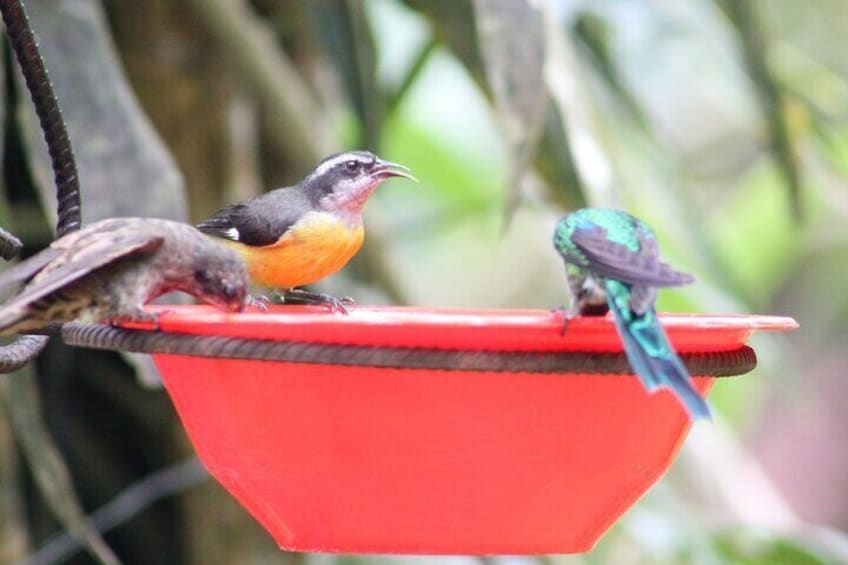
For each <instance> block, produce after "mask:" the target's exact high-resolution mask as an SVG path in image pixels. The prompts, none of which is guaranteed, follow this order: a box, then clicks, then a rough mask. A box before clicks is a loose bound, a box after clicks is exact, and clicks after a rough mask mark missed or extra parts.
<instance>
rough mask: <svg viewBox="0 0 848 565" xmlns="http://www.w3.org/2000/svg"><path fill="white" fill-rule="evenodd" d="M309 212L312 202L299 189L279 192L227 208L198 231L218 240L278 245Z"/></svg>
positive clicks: (201, 224) (257, 244)
mask: <svg viewBox="0 0 848 565" xmlns="http://www.w3.org/2000/svg"><path fill="white" fill-rule="evenodd" d="M309 210H311V207H310V206H309V201H308V199H307V198H306V196H305V195H304V194H303V191H302V190H300V189H299V188H298V187H291V188H278V189H277V190H273V191H271V192H269V193H267V194H263V195H262V196H258V197H256V198H251V199H250V200H244V201H242V202H237V203H235V204H232V205H230V206H227V207H226V208H224V209H223V210H221V211H220V212H218V213H216V214H215V215H214V216H212V217H211V218H209V219H208V220H204V221H202V222H200V223H199V224H197V229H199V230H200V231H202V232H204V233H208V234H209V235H214V236H216V237H221V238H225V239H230V240H232V241H238V242H241V243H244V244H246V245H253V246H257V247H261V246H264V245H272V244H274V243H277V241H278V240H279V239H280V238H281V237H283V235H285V233H286V232H287V231H288V230H289V228H291V227H292V226H293V225H294V224H295V223H296V222H297V221H298V220H299V219H300V218H301V217H302V216H303V214H305V213H306V212H308V211H309Z"/></svg>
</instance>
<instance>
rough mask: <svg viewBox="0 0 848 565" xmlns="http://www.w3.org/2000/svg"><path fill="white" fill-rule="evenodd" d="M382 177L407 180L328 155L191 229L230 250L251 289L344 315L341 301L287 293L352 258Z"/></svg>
mask: <svg viewBox="0 0 848 565" xmlns="http://www.w3.org/2000/svg"><path fill="white" fill-rule="evenodd" d="M390 177H403V178H407V179H410V180H413V181H414V180H415V177H413V176H412V175H411V174H410V172H409V169H408V168H407V167H404V166H403V165H399V164H397V163H391V162H389V161H384V160H382V159H380V158H379V157H377V156H376V155H374V154H373V153H369V152H368V151H349V152H347V153H339V154H337V155H331V156H330V157H327V158H326V159H324V160H323V161H321V162H320V163H319V164H318V166H317V167H316V168H315V170H314V171H312V173H310V174H309V175H308V176H307V177H306V178H304V179H303V180H301V181H300V182H299V183H297V184H296V185H294V186H290V187H284V188H278V189H276V190H272V191H271V192H267V193H265V194H263V195H261V196H257V197H255V198H250V199H248V200H244V201H242V202H237V203H235V204H232V205H230V206H227V207H226V208H224V209H223V210H221V211H220V212H218V213H216V214H215V215H213V216H212V217H211V218H209V219H208V220H205V221H203V222H201V223H199V224H198V225H197V227H198V229H200V230H201V231H203V232H205V233H207V234H209V235H211V236H214V237H216V238H220V240H221V241H223V242H224V243H226V244H227V245H229V246H230V247H232V248H233V249H235V250H236V251H238V252H239V253H240V254H241V256H242V257H243V258H244V260H245V262H246V263H247V270H248V274H249V275H250V279H251V281H252V282H253V283H254V284H257V285H260V286H266V287H271V288H274V289H279V290H281V291H283V292H284V293H285V294H284V295H283V296H284V299H295V300H297V301H303V302H311V303H319V304H325V305H328V306H329V307H330V308H331V309H332V310H338V311H341V312H346V309H345V307H344V301H342V300H339V299H337V298H335V297H332V296H329V295H326V294H321V293H313V292H306V291H304V290H300V289H295V287H299V286H304V285H308V284H312V283H314V282H317V281H319V280H321V279H323V278H324V277H326V276H328V275H331V274H333V273H335V272H336V271H338V270H339V269H341V268H342V267H344V265H345V264H346V263H347V262H348V261H349V260H350V259H351V257H353V256H354V255H355V254H356V252H357V251H359V248H360V247H361V246H362V240H363V238H364V236H365V231H364V228H363V224H362V207H363V206H364V205H365V202H366V201H367V200H368V197H369V196H371V194H372V193H373V192H374V190H375V189H376V188H377V187H378V186H379V185H380V183H382V182H383V181H384V180H386V179H388V178H390Z"/></svg>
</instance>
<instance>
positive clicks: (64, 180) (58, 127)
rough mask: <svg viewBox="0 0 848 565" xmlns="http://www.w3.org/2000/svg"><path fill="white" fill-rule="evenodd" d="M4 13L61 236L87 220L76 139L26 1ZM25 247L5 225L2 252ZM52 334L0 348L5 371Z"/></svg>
mask: <svg viewBox="0 0 848 565" xmlns="http://www.w3.org/2000/svg"><path fill="white" fill-rule="evenodd" d="M0 12H2V14H3V21H4V22H5V24H6V35H7V36H8V37H9V41H10V43H11V44H12V49H13V50H14V52H15V56H16V57H17V59H18V63H19V64H20V66H21V72H22V73H23V76H24V80H25V81H26V85H27V89H29V92H30V96H31V97H32V102H33V104H34V105H35V113H36V114H37V115H38V120H39V123H40V124H41V129H42V131H43V132H44V140H45V141H46V142H47V150H48V152H49V153H50V161H51V164H52V166H53V176H54V179H55V182H56V197H57V201H58V205H57V212H58V222H57V224H56V234H57V236H58V237H61V236H63V235H65V234H66V233H68V232H71V231H74V230H78V229H79V227H80V224H81V222H82V218H81V204H80V187H79V176H78V175H77V166H76V161H75V159H74V152H73V149H72V148H71V140H70V138H69V137H68V130H67V128H66V127H65V121H64V120H63V119H62V112H61V110H60V109H59V104H58V101H57V100H56V94H55V93H54V91H53V85H52V84H51V83H50V77H49V76H48V74H47V68H46V67H45V65H44V60H43V59H42V58H41V54H40V52H39V51H38V43H37V41H36V39H35V35H34V34H33V32H32V28H31V27H30V23H29V18H28V17H27V15H26V10H25V9H24V6H23V2H22V1H21V0H0ZM20 247H21V246H20V241H19V240H18V239H17V238H16V237H14V236H13V235H12V234H10V233H8V232H6V231H5V230H3V232H2V233H0V256H2V257H3V258H4V259H10V258H12V257H14V256H15V255H17V253H18V252H19V251H20ZM48 339H49V338H48V337H47V336H21V337H19V338H17V339H16V340H15V341H13V342H12V343H10V344H9V345H6V346H3V347H0V373H9V372H11V371H14V370H16V369H18V368H20V367H21V366H22V365H24V364H25V363H27V362H29V361H31V360H32V359H33V358H35V356H36V355H38V353H39V352H40V351H41V350H42V349H44V346H45V345H47V340H48Z"/></svg>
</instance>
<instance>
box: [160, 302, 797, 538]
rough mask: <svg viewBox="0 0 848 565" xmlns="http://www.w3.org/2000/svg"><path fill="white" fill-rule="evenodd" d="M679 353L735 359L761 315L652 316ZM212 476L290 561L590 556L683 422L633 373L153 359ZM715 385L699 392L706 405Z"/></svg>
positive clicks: (209, 316) (583, 328)
mask: <svg viewBox="0 0 848 565" xmlns="http://www.w3.org/2000/svg"><path fill="white" fill-rule="evenodd" d="M663 323H664V325H665V326H666V328H667V331H668V333H669V336H670V337H671V340H672V342H673V344H674V346H675V347H676V348H677V349H678V350H679V351H722V350H725V351H726V350H732V349H737V348H739V347H740V346H741V345H742V344H743V343H744V342H745V340H746V339H747V337H748V335H749V333H750V332H751V331H752V330H753V329H791V328H792V327H794V326H793V324H794V322H792V321H791V320H788V319H785V318H783V319H781V318H767V317H741V316H731V317H717V316H688V315H686V316H665V317H663ZM160 325H161V327H162V329H164V330H165V331H174V332H184V333H186V332H187V333H196V334H206V335H209V334H217V335H231V336H238V337H247V338H263V339H278V340H298V341H314V342H318V343H327V342H332V343H349V344H359V345H369V344H370V345H387V346H417V347H443V348H459V349H493V350H510V351H532V350H536V351H539V350H554V351H556V350H560V351H563V352H564V354H567V353H565V352H567V351H575V350H585V351H620V350H621V345H620V342H619V339H618V336H617V334H616V332H615V328H614V325H613V323H612V320H611V319H610V318H594V319H588V318H580V319H576V320H574V321H572V322H571V324H570V325H569V328H568V332H567V335H566V336H565V337H563V336H562V335H560V331H559V330H560V327H561V317H560V316H554V315H551V314H550V313H548V312H544V311H531V310H526V311H521V310H510V311H491V310H489V311H487V310H480V311H472V310H451V311H448V310H425V309H412V308H357V309H356V310H355V311H354V312H353V314H352V315H351V316H347V317H345V316H340V315H331V314H327V313H326V312H322V311H321V310H315V309H308V308H292V307H288V308H283V309H274V310H272V312H269V313H255V312H252V313H248V314H241V315H227V314H221V313H218V312H215V311H213V310H211V309H204V308H191V309H181V310H180V313H178V314H165V315H163V316H162V318H161V319H160ZM154 358H155V359H156V362H157V364H158V365H159V367H160V369H161V371H162V374H163V378H164V380H165V384H166V386H167V388H168V391H169V393H170V394H171V397H172V398H173V400H174V403H175V405H176V407H177V410H178V411H179V414H180V417H181V419H182V421H183V423H184V424H185V426H186V429H187V430H188V433H189V435H190V437H191V439H192V442H193V443H194V445H195V448H196V449H197V451H198V454H199V455H200V457H201V459H202V460H203V462H204V464H205V465H206V467H207V468H208V469H209V470H210V471H211V472H212V474H213V475H214V476H215V477H216V478H217V479H218V480H219V481H220V482H221V483H222V484H223V485H224V486H225V487H226V488H227V489H228V490H229V491H230V492H231V493H232V494H233V495H234V496H236V497H237V498H238V499H239V501H240V502H241V503H242V504H243V505H244V506H245V507H246V508H247V509H248V510H249V511H250V512H251V513H252V514H253V515H254V516H255V517H256V518H257V519H258V520H259V521H260V522H261V523H262V524H263V525H264V526H265V527H266V528H267V529H268V530H269V531H270V532H271V533H272V535H273V536H274V537H275V538H276V540H277V541H278V543H279V544H280V545H281V546H282V547H284V548H287V549H292V550H301V551H344V552H350V553H378V552H381V553H470V554H473V553H510V554H521V553H565V552H579V551H586V550H588V549H590V548H591V547H592V545H593V544H594V543H595V541H596V540H597V539H598V537H599V536H600V535H601V534H602V533H603V532H604V531H605V530H606V529H607V528H608V527H609V525H610V524H612V522H613V521H615V520H616V519H617V518H618V517H619V516H620V515H621V513H622V512H624V510H626V509H627V508H628V507H629V506H630V505H631V504H632V503H633V502H634V501H635V500H636V499H637V498H639V496H641V495H642V493H644V492H645V490H647V488H649V487H650V486H651V485H652V484H653V483H654V482H655V481H656V480H657V479H658V478H659V477H660V476H661V475H662V473H663V472H664V471H665V470H666V469H667V468H668V466H669V465H670V463H671V461H672V459H673V457H674V455H675V453H676V452H677V449H678V448H679V446H680V444H681V442H682V440H683V438H684V436H685V433H686V430H687V428H688V426H689V420H688V418H687V416H686V415H685V413H684V411H683V409H682V408H681V407H680V405H679V403H678V402H677V401H676V400H675V398H674V397H673V396H672V395H671V394H670V393H669V392H667V391H661V392H659V393H657V394H653V395H650V394H648V393H646V392H645V390H644V389H643V387H642V386H641V385H640V383H639V381H638V380H637V379H636V378H635V377H633V376H598V375H595V376H589V375H536V374H520V373H472V372H445V371H425V370H394V369H373V368H366V367H339V366H328V365H305V364H291V363H272V362H260V361H237V360H220V359H200V358H191V357H181V356H168V355H156V356H154ZM712 382H713V379H711V378H697V379H696V380H695V384H696V387H697V388H698V389H699V391H701V392H702V393H706V392H707V391H708V389H709V388H710V386H711V384H712Z"/></svg>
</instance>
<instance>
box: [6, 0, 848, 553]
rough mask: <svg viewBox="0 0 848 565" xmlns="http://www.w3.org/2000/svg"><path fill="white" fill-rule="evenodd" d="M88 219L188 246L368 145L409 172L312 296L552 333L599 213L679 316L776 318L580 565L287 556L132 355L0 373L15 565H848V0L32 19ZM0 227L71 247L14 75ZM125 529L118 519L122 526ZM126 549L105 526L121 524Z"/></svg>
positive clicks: (66, 360)
mask: <svg viewBox="0 0 848 565" xmlns="http://www.w3.org/2000/svg"><path fill="white" fill-rule="evenodd" d="M27 6H28V9H29V11H30V15H31V18H32V23H33V27H34V29H35V31H36V33H37V34H38V35H39V39H40V44H41V47H42V49H43V52H44V55H45V58H46V60H47V64H48V67H49V69H50V73H51V78H52V80H53V82H54V84H55V86H56V90H57V93H58V96H59V100H60V104H61V106H62V110H63V112H64V115H65V117H66V119H67V121H68V124H69V128H70V132H71V137H72V140H73V142H74V148H75V151H76V154H77V158H78V160H79V167H80V177H81V181H82V185H83V217H84V220H85V221H92V220H95V219H98V218H101V217H106V216H113V215H118V214H132V215H154V216H166V217H173V218H182V219H191V220H193V221H197V220H200V219H203V218H205V217H207V216H208V215H209V214H211V213H212V212H214V211H215V210H217V209H219V208H220V207H222V206H223V205H225V204H227V203H230V202H232V201H235V200H238V199H241V198H244V197H247V196H250V195H253V194H257V193H259V192H261V191H264V190H266V189H270V188H273V187H276V186H281V185H283V184H287V183H291V182H295V181H296V180H298V179H299V178H300V177H302V176H303V175H305V174H306V173H307V172H308V171H309V170H310V169H311V167H312V166H314V164H315V163H316V162H317V161H318V160H319V159H320V158H321V157H323V156H324V155H326V154H329V153H331V152H334V151H338V150H341V149H345V148H368V149H371V150H374V151H376V152H378V153H379V154H380V155H381V156H382V157H385V158H387V159H391V160H394V161H399V162H401V163H404V164H406V165H408V166H409V167H411V169H412V170H413V172H414V173H415V174H416V176H417V177H418V178H419V179H420V180H421V183H420V185H411V184H409V183H401V182H393V183H389V184H387V185H386V186H384V187H382V188H381V189H380V190H379V191H378V192H377V194H376V195H375V196H374V197H373V199H372V201H371V202H370V203H369V204H368V206H367V207H366V224H367V226H368V230H367V236H366V243H365V246H364V248H363V250H362V252H361V253H360V254H359V255H358V256H357V257H356V258H355V260H354V261H353V262H352V263H351V264H350V265H349V266H348V268H346V269H345V271H344V272H343V273H340V274H338V275H335V276H333V277H332V278H331V279H329V280H327V281H325V283H324V284H323V285H322V289H323V290H327V291H330V292H333V293H338V294H340V295H352V296H355V297H356V298H357V300H358V302H359V303H365V304H368V303H385V304H415V305H434V306H436V305H438V306H492V307H528V306H530V307H541V308H548V307H551V306H554V305H559V304H562V303H564V302H565V301H566V300H567V296H566V289H565V283H564V276H563V268H562V264H561V261H560V259H559V257H558V256H557V255H556V254H555V253H554V252H553V249H552V246H551V243H550V237H551V232H552V228H553V224H554V222H555V220H556V218H557V217H559V216H560V215H562V214H564V213H565V212H566V211H567V210H569V209H573V208H577V207H581V206H584V205H593V206H616V207H624V208H626V209H628V210H630V211H631V212H633V213H635V214H637V215H639V216H641V217H642V218H643V219H645V220H646V221H647V222H648V223H650V224H651V225H652V226H653V227H654V228H655V230H656V231H657V233H658V235H659V237H660V243H661V247H662V251H663V254H664V256H665V257H666V258H667V259H668V260H669V262H671V263H672V264H674V265H675V266H677V267H679V268H680V269H682V270H686V271H689V272H692V273H694V274H695V275H696V277H697V279H698V282H697V284H696V285H692V286H690V287H686V288H682V289H679V290H675V291H663V292H662V293H661V297H660V307H661V309H663V310H670V311H696V312H722V313H779V314H787V315H791V316H793V317H795V318H796V319H797V320H798V321H799V323H800V324H801V329H800V330H799V331H797V332H795V333H793V334H789V335H782V336H769V335H764V336H758V337H757V338H756V341H755V345H756V347H757V350H758V355H759V359H760V366H759V368H758V369H757V370H756V371H755V372H754V373H752V374H750V375H748V376H746V377H744V378H740V379H732V380H728V381H724V382H719V384H717V386H716V387H715V389H714V392H713V394H712V395H711V396H710V401H711V403H712V405H713V407H714V408H715V412H716V417H715V422H714V423H713V424H712V425H710V424H699V425H697V426H695V428H694V430H693V432H692V433H691V435H690V436H689V438H688V440H687V442H686V444H685V446H684V448H683V450H682V452H681V455H680V457H679V458H678V460H677V461H676V463H675V465H674V467H673V468H672V470H671V471H670V473H669V474H668V475H667V476H666V477H665V478H664V479H663V480H662V481H661V482H660V483H659V484H658V485H656V486H655V487H654V488H653V489H652V490H651V491H650V492H649V493H648V494H647V495H646V496H645V497H644V498H643V499H642V500H641V501H640V502H639V503H638V504H637V505H636V506H635V507H634V508H632V509H631V510H630V511H629V512H628V513H627V514H626V515H625V516H624V517H623V518H622V519H621V520H620V521H619V522H618V523H617V524H616V525H615V526H614V527H613V528H612V529H611V530H610V531H609V532H608V533H607V534H606V536H605V537H604V538H603V539H602V540H601V541H600V543H599V544H598V546H597V547H596V549H595V550H594V551H592V552H590V553H588V554H586V555H579V556H558V557H550V558H547V557H545V558H484V559H478V558H466V557H456V558H436V557H432V558H403V557H397V558H395V557H380V558H376V557H352V556H328V555H323V556H319V555H314V556H313V555H302V554H285V553H282V552H280V551H279V550H278V549H277V548H276V547H275V546H274V544H273V542H272V540H271V538H270V537H269V536H268V535H267V534H265V533H264V532H263V531H262V530H261V529H260V528H259V527H258V526H257V525H256V524H255V523H254V522H253V520H252V519H251V518H250V517H249V516H248V515H247V514H246V513H245V512H244V511H243V510H242V509H241V508H239V507H238V506H237V505H236V504H235V503H234V502H233V501H232V500H231V499H230V498H229V496H228V495H227V494H226V493H224V492H223V490H222V489H221V488H220V487H218V486H217V484H216V483H214V482H213V481H212V480H211V479H209V478H208V476H207V475H206V474H205V472H204V471H203V470H202V469H201V468H200V467H199V466H198V465H197V463H196V461H195V460H194V459H193V451H192V449H191V446H190V445H189V443H188V441H187V439H186V438H185V436H184V433H183V431H182V429H181V427H180V425H179V423H178V421H177V419H176V416H175V414H174V412H173V409H172V406H171V404H170V402H169V400H168V398H167V396H166V395H165V393H164V392H163V391H162V390H161V388H160V387H159V386H158V385H157V384H156V376H155V374H153V373H152V372H151V371H150V368H149V365H148V364H147V363H146V361H145V359H144V358H138V357H133V356H119V355H116V354H111V353H102V352H99V353H92V352H81V351H78V350H73V349H70V348H66V347H64V346H62V345H61V344H55V343H54V344H52V345H51V346H50V347H49V348H48V349H47V350H46V351H45V353H44V354H43V355H42V356H41V357H40V359H39V361H38V363H37V365H36V366H35V367H34V368H28V369H24V370H22V371H19V372H18V373H17V374H14V375H12V376H10V377H9V378H5V379H0V398H1V399H2V402H0V514H2V515H0V563H16V562H20V561H23V560H26V559H28V560H29V561H27V562H28V563H57V562H58V563H65V562H67V563H75V564H82V563H91V562H96V561H95V558H94V557H92V556H91V554H90V553H87V552H86V550H85V549H80V547H79V545H78V544H76V543H75V542H74V541H73V537H74V536H73V535H71V534H69V532H75V535H76V536H77V537H78V538H80V539H84V540H87V543H89V544H90V545H91V546H93V547H96V548H99V549H96V550H95V553H98V554H99V555H100V559H101V560H104V561H106V562H108V561H109V559H110V557H109V553H110V550H108V549H106V548H105V547H104V546H103V545H102V543H101V541H100V539H99V537H98V534H97V533H96V532H95V529H96V528H92V527H89V526H86V525H85V522H84V521H83V520H82V519H81V516H82V515H83V513H85V514H91V513H93V512H95V511H96V510H98V509H101V510H100V511H99V513H98V514H97V515H96V516H99V518H97V519H96V520H95V522H96V524H97V525H98V527H99V528H100V529H101V530H104V531H103V532H102V533H103V537H104V538H105V541H106V543H107V544H108V546H109V547H111V551H114V554H116V555H117V556H118V558H119V559H120V560H121V561H123V562H125V563H139V564H141V563H144V564H147V563H204V564H210V563H211V564H214V563H290V564H296V563H297V564H300V563H303V564H308V565H359V564H365V563H387V564H389V563H391V564H394V563H398V564H415V565H418V564H423V565H428V564H430V563H436V562H445V563H450V564H456V565H466V564H468V565H472V564H474V563H477V562H486V563H499V564H500V563H502V564H503V565H510V564H512V563H515V564H516V565H517V564H522V565H523V564H525V563H545V564H549V563H556V564H562V565H565V564H579V563H623V564H628V563H698V564H701V563H704V564H707V563H709V564H713V563H751V564H753V563H763V564H766V563H793V564H794V563H845V562H848V537H846V536H845V534H843V533H842V532H843V531H844V530H846V529H848V451H847V450H846V448H845V446H846V440H848V412H846V411H845V410H844V409H843V402H845V401H848V386H846V385H845V383H844V381H843V379H844V377H845V369H844V367H845V365H846V362H848V353H846V350H845V348H844V347H843V346H844V344H845V343H846V337H848V324H846V323H845V322H844V321H843V320H844V319H845V317H846V316H848V298H846V296H845V289H846V288H848V267H846V261H848V229H846V224H847V223H848V57H846V56H845V54H844V48H843V43H842V41H843V39H844V34H845V30H846V29H848V3H846V2H844V1H841V0H811V1H809V2H797V1H794V0H761V1H753V0H691V1H689V2H676V1H674V0H653V1H637V0H594V1H590V0H582V1H581V0H549V1H544V0H535V1H531V0H474V1H472V0H431V1H426V0H404V1H401V0H363V1H358V0H349V1H345V0H319V1H314V2H309V1H305V0H304V1H295V0H252V1H247V0H137V1H121V0H103V2H97V1H94V0H37V1H35V0H34V1H32V2H27ZM3 69H4V71H5V72H4V77H5V78H4V82H5V84H6V88H4V89H2V90H3V92H2V100H0V103H1V104H0V107H1V108H2V115H0V118H2V124H3V132H4V133H3V136H2V152H3V156H4V159H3V186H4V197H3V199H2V205H0V223H2V225H3V226H4V227H6V228H8V229H11V230H12V231H13V232H14V233H16V234H18V235H19V236H20V237H22V238H23V239H24V240H25V242H26V244H27V250H28V252H32V251H33V250H37V249H39V248H40V247H43V246H44V245H46V244H47V243H49V241H50V240H51V238H52V232H51V227H50V226H52V225H54V223H55V222H54V219H53V213H54V212H53V210H54V208H55V204H54V196H53V190H54V189H53V186H52V179H51V176H50V172H49V164H48V162H47V161H46V160H45V150H44V148H43V144H42V142H41V139H40V132H39V131H38V130H37V128H36V127H35V122H34V119H33V116H32V111H31V105H30V103H29V100H28V95H27V93H26V91H25V89H23V88H22V82H21V80H20V78H19V77H18V73H17V67H16V65H14V64H12V63H11V59H10V57H9V55H8V53H7V54H6V57H5V64H4V65H3ZM104 505H106V506H105V510H104V509H103V507H104ZM105 530H108V531H105Z"/></svg>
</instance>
